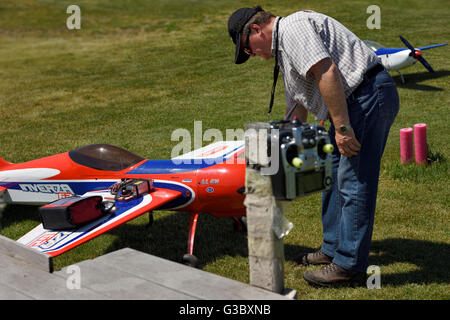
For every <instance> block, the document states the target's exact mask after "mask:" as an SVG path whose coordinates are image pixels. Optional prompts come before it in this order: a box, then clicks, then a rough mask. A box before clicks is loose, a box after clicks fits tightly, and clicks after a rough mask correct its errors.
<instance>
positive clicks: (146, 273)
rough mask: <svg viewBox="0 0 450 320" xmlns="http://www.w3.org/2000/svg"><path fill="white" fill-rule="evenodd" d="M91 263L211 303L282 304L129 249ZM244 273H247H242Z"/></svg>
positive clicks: (270, 295) (234, 283) (271, 295)
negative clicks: (251, 302) (264, 302)
mask: <svg viewBox="0 0 450 320" xmlns="http://www.w3.org/2000/svg"><path fill="white" fill-rule="evenodd" d="M93 263H98V264H102V265H105V266H111V267H114V268H116V269H118V270H121V271H122V272H127V273H131V274H134V275H135V276H138V277H140V278H142V279H146V280H147V281H150V282H153V283H155V284H157V285H159V286H163V287H166V288H171V289H173V290H176V291H178V292H183V293H185V294H187V295H190V296H194V297H196V298H197V299H212V300H215V299H216V300H237V299H239V300H246V299H251V300H267V299H270V300H285V299H289V298H287V297H285V296H283V295H280V294H276V293H273V292H270V291H268V290H264V289H261V288H257V287H253V286H250V285H248V284H245V283H242V282H239V281H235V280H231V279H228V278H224V277H221V276H218V275H215V274H212V273H209V272H206V271H202V270H199V269H195V268H191V267H187V266H185V265H183V264H180V263H176V262H173V261H169V260H165V259H162V258H159V257H155V256H152V255H150V254H145V253H142V252H139V251H136V250H133V249H130V248H125V249H121V250H118V251H115V252H112V253H109V254H107V255H104V256H101V257H98V258H96V259H94V260H93ZM245 272H247V270H246V271H245Z"/></svg>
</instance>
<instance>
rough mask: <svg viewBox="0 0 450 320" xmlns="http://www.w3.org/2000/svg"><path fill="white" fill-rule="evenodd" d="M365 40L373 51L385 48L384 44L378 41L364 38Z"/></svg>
mask: <svg viewBox="0 0 450 320" xmlns="http://www.w3.org/2000/svg"><path fill="white" fill-rule="evenodd" d="M363 42H364V43H365V44H366V46H368V47H369V48H370V49H372V50H373V51H377V50H378V49H381V48H384V46H383V45H382V44H380V43H378V42H376V41H372V40H363Z"/></svg>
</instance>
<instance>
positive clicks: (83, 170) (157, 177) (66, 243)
mask: <svg viewBox="0 0 450 320" xmlns="http://www.w3.org/2000/svg"><path fill="white" fill-rule="evenodd" d="M244 149H245V146H244V142H243V141H221V142H216V143H213V144H210V145H208V146H205V147H203V148H200V149H198V150H194V151H192V152H189V153H186V154H184V155H182V156H179V157H176V158H173V159H171V160H149V159H144V158H142V157H140V156H138V155H136V154H134V153H131V152H129V151H127V150H124V149H122V148H119V147H116V146H112V145H107V144H94V145H88V146H84V147H81V148H79V149H76V150H72V151H69V152H65V153H61V154H57V155H53V156H50V157H46V158H42V159H37V160H33V161H29V162H25V163H18V164H13V163H9V162H7V161H5V160H3V159H1V158H0V202H5V203H12V204H33V205H42V204H49V203H52V202H54V201H55V200H58V199H65V198H68V197H73V196H81V198H87V197H92V196H101V197H102V199H103V201H104V203H107V202H108V201H109V203H110V204H111V206H112V207H113V208H114V210H109V211H106V212H105V214H103V215H101V216H100V217H97V218H96V219H94V220H92V221H89V222H87V223H84V224H82V225H80V226H77V228H75V229H72V230H52V229H45V228H44V226H43V224H40V225H38V226H37V227H36V228H34V229H33V230H31V231H30V232H29V233H27V234H26V235H24V236H23V237H22V238H20V239H19V240H18V242H19V243H22V244H24V245H26V246H28V247H32V248H34V249H36V250H38V251H41V252H43V253H46V254H48V255H50V256H57V255H60V254H62V253H63V252H66V251H68V250H70V249H72V248H74V247H76V246H78V245H80V244H82V243H85V242H86V241H89V240H90V239H92V238H94V237H97V236H99V235H101V234H103V233H105V232H107V231H109V230H111V229H113V228H115V227H117V226H119V225H121V224H123V223H125V222H127V221H130V220H131V219H134V218H136V217H137V216H139V215H141V214H144V213H146V212H152V211H153V210H157V209H159V210H176V211H185V212H190V215H191V216H190V226H189V236H188V249H187V254H186V255H185V256H184V257H183V261H184V263H186V264H188V265H192V266H195V264H196V262H197V259H196V258H195V256H194V255H193V247H194V236H195V229H196V225H197V218H198V215H199V213H202V212H205V213H210V214H212V215H214V216H216V217H232V218H233V219H235V222H236V223H237V224H238V225H239V223H240V222H241V221H240V219H239V217H241V216H244V215H245V207H244V205H243V201H244V183H245V182H244V177H245V159H244V157H243V156H244ZM133 181H135V182H136V181H137V182H136V183H135V184H136V185H137V184H138V183H139V182H141V181H148V182H150V183H148V184H147V185H148V188H147V189H146V190H144V191H142V190H140V191H139V192H138V193H136V192H135V193H133V192H134V191H133V190H134V189H133V190H131V189H130V190H128V191H131V193H130V194H129V195H127V197H126V194H125V192H126V186H128V187H129V186H130V185H131V186H133ZM111 186H113V188H111ZM114 186H116V188H115V189H114ZM122 186H123V187H124V188H122V190H121V192H122V194H121V197H119V198H118V194H117V192H119V193H120V190H119V189H120V188H121V187H122ZM118 190H119V191H118ZM136 190H137V189H136ZM128 191H127V192H128ZM125 198H126V199H125ZM121 199H122V200H125V201H121ZM50 206H51V204H50ZM150 218H151V219H152V218H153V216H152V215H150ZM239 226H242V225H239Z"/></svg>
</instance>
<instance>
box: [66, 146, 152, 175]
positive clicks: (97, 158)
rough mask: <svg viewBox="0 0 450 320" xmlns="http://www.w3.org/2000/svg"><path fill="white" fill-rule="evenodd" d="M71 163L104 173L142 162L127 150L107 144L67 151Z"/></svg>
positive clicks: (139, 157) (140, 158)
mask: <svg viewBox="0 0 450 320" xmlns="http://www.w3.org/2000/svg"><path fill="white" fill-rule="evenodd" d="M69 157H70V158H71V159H72V161H74V162H76V163H78V164H80V165H82V166H86V167H89V168H92V169H97V170H104V171H121V170H124V169H126V168H128V167H131V166H133V165H135V164H137V163H139V162H141V161H142V160H145V159H144V158H142V157H141V156H138V155H136V154H134V153H132V152H130V151H128V150H125V149H122V148H120V147H116V146H113V145H109V144H91V145H87V146H84V147H81V148H78V149H75V150H72V151H69Z"/></svg>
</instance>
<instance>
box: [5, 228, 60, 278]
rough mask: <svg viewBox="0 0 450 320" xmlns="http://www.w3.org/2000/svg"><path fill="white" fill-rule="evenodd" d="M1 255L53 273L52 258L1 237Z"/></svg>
mask: <svg viewBox="0 0 450 320" xmlns="http://www.w3.org/2000/svg"><path fill="white" fill-rule="evenodd" d="M0 254H4V255H7V256H10V257H12V258H14V259H18V260H21V261H24V262H26V263H29V264H31V265H33V266H34V267H36V268H39V269H41V270H44V271H47V272H53V260H52V257H51V256H49V255H47V254H45V253H42V252H39V251H37V250H34V249H32V248H29V247H27V246H25V245H23V244H21V243H18V242H17V241H14V240H12V239H9V238H7V237H5V236H2V235H0Z"/></svg>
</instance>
